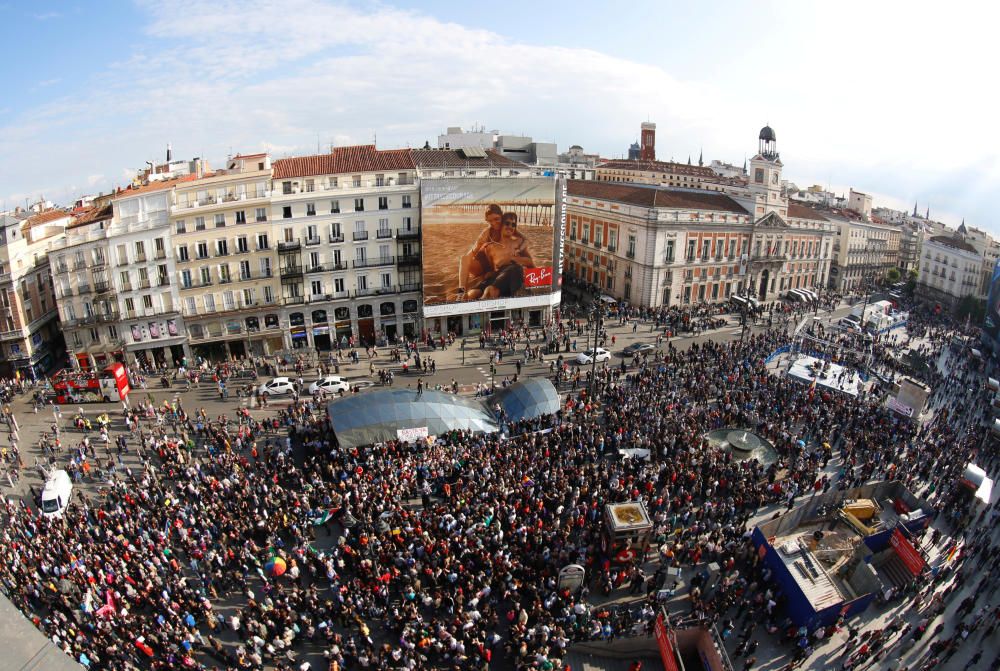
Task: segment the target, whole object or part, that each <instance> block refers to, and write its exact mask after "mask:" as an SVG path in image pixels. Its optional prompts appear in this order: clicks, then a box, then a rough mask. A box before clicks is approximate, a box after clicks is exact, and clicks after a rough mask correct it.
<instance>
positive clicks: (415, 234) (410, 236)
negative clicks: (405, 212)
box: [396, 228, 420, 240]
mask: <svg viewBox="0 0 1000 671" xmlns="http://www.w3.org/2000/svg"><path fill="white" fill-rule="evenodd" d="M419 237H420V229H419V228H397V229H396V239H397V240H416V239H417V238H419Z"/></svg>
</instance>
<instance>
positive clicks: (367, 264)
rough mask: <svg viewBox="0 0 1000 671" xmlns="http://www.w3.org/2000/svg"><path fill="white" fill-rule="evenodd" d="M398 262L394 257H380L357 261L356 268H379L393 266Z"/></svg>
mask: <svg viewBox="0 0 1000 671" xmlns="http://www.w3.org/2000/svg"><path fill="white" fill-rule="evenodd" d="M395 262H396V259H395V257H393V256H379V257H375V258H373V259H355V260H354V267H355V268H377V267H378V266H391V265H392V264H394V263H395Z"/></svg>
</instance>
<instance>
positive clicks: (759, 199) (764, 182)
mask: <svg viewBox="0 0 1000 671" xmlns="http://www.w3.org/2000/svg"><path fill="white" fill-rule="evenodd" d="M759 139H760V147H759V148H758V150H757V155H756V156H754V157H753V158H752V159H750V174H749V175H748V177H749V187H750V193H751V194H752V195H753V200H754V218H755V219H759V218H761V217H763V216H764V215H766V214H769V213H771V212H776V213H778V215H780V216H781V217H786V216H788V201H787V200H786V199H785V198H783V197H782V195H781V167H782V165H781V157H780V155H779V154H778V144H777V143H778V138H777V136H776V135H775V134H774V130H773V129H772V128H771V127H770V126H764V127H763V128H761V129H760V135H759Z"/></svg>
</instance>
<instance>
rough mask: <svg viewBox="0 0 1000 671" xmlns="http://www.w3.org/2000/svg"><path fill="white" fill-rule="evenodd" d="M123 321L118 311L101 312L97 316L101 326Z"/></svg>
mask: <svg viewBox="0 0 1000 671" xmlns="http://www.w3.org/2000/svg"><path fill="white" fill-rule="evenodd" d="M120 320H121V315H119V314H118V312H117V311H110V312H101V313H98V315H97V321H98V322H100V323H101V324H108V323H112V322H117V321H120Z"/></svg>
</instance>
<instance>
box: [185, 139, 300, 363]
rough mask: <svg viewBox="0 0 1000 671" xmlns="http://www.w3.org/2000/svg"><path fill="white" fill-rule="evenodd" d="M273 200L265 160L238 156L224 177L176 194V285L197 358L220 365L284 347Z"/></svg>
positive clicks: (189, 186) (220, 175)
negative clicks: (235, 358)
mask: <svg viewBox="0 0 1000 671" xmlns="http://www.w3.org/2000/svg"><path fill="white" fill-rule="evenodd" d="M270 196H271V159H270V157H269V156H268V155H267V154H248V155H236V156H234V157H232V158H230V159H229V160H228V161H227V163H226V168H225V170H220V171H217V172H215V173H208V174H204V175H203V176H202V177H201V178H199V179H196V180H193V181H187V182H180V183H178V184H177V185H176V187H175V188H174V200H173V205H172V207H171V212H170V234H171V248H172V250H173V252H174V255H175V264H176V275H175V276H173V277H176V283H177V289H178V297H179V309H180V311H181V313H182V314H183V316H184V323H185V325H186V328H187V337H188V342H189V344H190V347H191V351H192V354H194V355H195V356H201V357H205V358H208V359H212V360H218V359H220V358H223V359H224V358H229V357H230V356H235V357H242V356H248V355H262V354H265V353H270V352H275V351H278V350H282V349H285V347H286V338H285V336H284V329H283V326H286V325H287V319H286V320H283V319H282V316H281V313H280V308H281V304H280V301H279V296H280V295H281V287H280V284H279V281H278V274H277V270H276V268H277V261H278V256H277V246H276V245H275V242H274V240H275V236H274V228H273V224H272V221H271V202H270Z"/></svg>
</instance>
